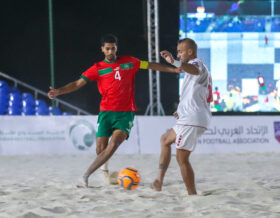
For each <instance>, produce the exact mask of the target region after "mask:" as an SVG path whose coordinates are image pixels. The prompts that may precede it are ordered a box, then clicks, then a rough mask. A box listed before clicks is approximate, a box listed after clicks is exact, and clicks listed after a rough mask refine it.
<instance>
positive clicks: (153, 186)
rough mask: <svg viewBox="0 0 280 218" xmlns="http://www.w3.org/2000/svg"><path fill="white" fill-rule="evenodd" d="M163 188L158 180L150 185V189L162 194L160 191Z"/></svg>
mask: <svg viewBox="0 0 280 218" xmlns="http://www.w3.org/2000/svg"><path fill="white" fill-rule="evenodd" d="M161 186H162V183H161V182H160V181H159V180H157V179H156V180H155V181H154V182H153V183H152V184H151V185H150V188H151V189H154V190H156V191H159V192H160V191H161Z"/></svg>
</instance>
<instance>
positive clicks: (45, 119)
mask: <svg viewBox="0 0 280 218" xmlns="http://www.w3.org/2000/svg"><path fill="white" fill-rule="evenodd" d="M96 122H97V116H26V117H21V116H13V117H12V116H11V117H9V116H0V154H5V155H11V154H36V153H77V152H78V153H79V152H90V153H95V148H96V142H95V133H96ZM175 123H176V120H175V118H173V117H171V116H165V117H149V116H136V117H135V120H134V127H133V128H132V131H131V134H130V137H129V139H128V140H126V141H125V142H124V143H123V144H122V145H121V146H120V147H119V148H118V150H117V153H159V152H160V137H161V135H162V134H164V133H165V132H166V131H167V130H168V129H169V128H172V127H173V126H174V125H175ZM172 151H173V153H174V152H175V146H174V145H173V146H172ZM270 151H278V152H279V151H280V117H279V116H218V117H213V119H212V124H211V127H210V128H209V130H207V131H206V132H205V133H204V135H202V136H201V138H199V140H198V145H197V148H196V150H195V152H196V153H216V152H270Z"/></svg>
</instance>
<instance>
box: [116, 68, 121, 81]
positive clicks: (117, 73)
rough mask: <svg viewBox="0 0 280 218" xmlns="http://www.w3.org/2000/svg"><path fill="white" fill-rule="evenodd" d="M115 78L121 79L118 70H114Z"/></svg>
mask: <svg viewBox="0 0 280 218" xmlns="http://www.w3.org/2000/svg"><path fill="white" fill-rule="evenodd" d="M115 79H118V80H121V79H122V78H121V75H120V71H118V70H117V71H116V73H115Z"/></svg>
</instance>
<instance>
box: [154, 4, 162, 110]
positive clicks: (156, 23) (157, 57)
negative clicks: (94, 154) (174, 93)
mask: <svg viewBox="0 0 280 218" xmlns="http://www.w3.org/2000/svg"><path fill="white" fill-rule="evenodd" d="M154 5H155V9H154V10H155V43H156V44H155V50H156V51H155V53H156V62H157V63H159V19H158V0H154ZM156 80H157V81H156V82H157V115H160V112H161V111H160V109H161V108H160V74H159V71H158V70H157V71H156Z"/></svg>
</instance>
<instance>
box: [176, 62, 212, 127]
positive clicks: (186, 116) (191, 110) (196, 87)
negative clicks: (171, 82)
mask: <svg viewBox="0 0 280 218" xmlns="http://www.w3.org/2000/svg"><path fill="white" fill-rule="evenodd" d="M188 63H189V64H193V65H194V66H195V67H197V68H198V70H199V74H198V75H192V74H189V73H187V72H186V73H185V77H184V81H183V84H182V89H181V90H182V92H181V98H180V103H179V105H178V109H177V113H178V116H179V118H178V120H177V124H178V125H190V126H199V127H204V128H208V126H209V124H210V120H211V116H212V115H211V112H210V106H209V103H210V102H211V101H212V84H211V75H210V73H209V71H208V69H207V67H206V66H205V64H204V63H203V61H202V60H201V59H198V58H195V59H192V60H190V61H189V62H188Z"/></svg>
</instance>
